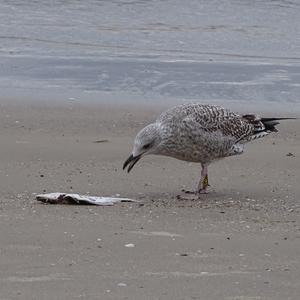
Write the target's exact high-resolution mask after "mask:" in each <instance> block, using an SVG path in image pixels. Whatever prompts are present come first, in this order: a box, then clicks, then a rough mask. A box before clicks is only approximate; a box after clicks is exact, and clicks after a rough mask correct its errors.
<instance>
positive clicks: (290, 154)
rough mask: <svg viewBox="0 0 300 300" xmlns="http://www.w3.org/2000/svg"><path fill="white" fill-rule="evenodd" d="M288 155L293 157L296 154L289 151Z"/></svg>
mask: <svg viewBox="0 0 300 300" xmlns="http://www.w3.org/2000/svg"><path fill="white" fill-rule="evenodd" d="M286 156H292V157H295V154H294V153H292V152H289V153H287V154H286Z"/></svg>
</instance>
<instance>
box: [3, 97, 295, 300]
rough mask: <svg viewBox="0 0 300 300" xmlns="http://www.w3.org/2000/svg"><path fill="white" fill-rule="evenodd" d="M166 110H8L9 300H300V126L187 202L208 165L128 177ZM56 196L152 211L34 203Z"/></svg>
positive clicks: (54, 106)
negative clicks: (104, 199) (136, 152)
mask: <svg viewBox="0 0 300 300" xmlns="http://www.w3.org/2000/svg"><path fill="white" fill-rule="evenodd" d="M163 109H165V107H159V106H156V107H153V106H145V105H130V104H119V105H109V104H103V103H84V104H82V103H81V102H76V101H61V102H52V103H48V104H46V103H41V102H40V101H29V100H28V101H25V102H24V101H17V100H16V101H12V100H10V101H5V100H3V101H2V102H1V117H0V127H1V128H2V130H1V153H0V177H1V180H0V186H1V201H0V203H1V206H0V228H1V229H0V231H1V235H0V245H1V252H0V265H1V272H0V282H1V291H0V296H1V297H0V298H1V299H201V300H202V299H226V300H227V299H228V300H229V299H234V300H237V299H243V300H245V299H247V300H254V299H272V300H274V299H278V300H279V299H280V300H281V299H298V295H299V292H300V285H299V280H298V279H299V275H300V274H299V262H300V261H299V251H298V249H299V246H300V245H299V244H300V240H299V237H300V235H299V232H300V231H299V230H300V218H299V210H300V206H299V196H300V187H299V175H300V160H299V155H300V153H299V145H300V139H299V136H298V135H297V133H298V132H299V128H300V123H299V121H298V120H295V121H282V123H281V124H280V125H279V126H278V128H279V133H276V134H272V135H270V136H268V137H266V138H264V139H261V140H259V141H256V142H253V143H251V144H249V145H247V148H246V152H245V153H244V154H243V155H241V156H238V157H232V158H228V159H224V160H222V161H219V162H217V163H215V164H213V165H212V166H211V167H210V169H209V171H210V173H209V175H210V184H211V193H210V194H208V195H202V196H201V197H200V199H199V200H180V199H177V197H176V196H177V195H178V194H180V193H181V189H183V188H187V189H191V188H194V186H195V185H196V184H197V180H198V179H199V176H200V166H199V165H197V164H190V163H186V162H182V161H178V160H175V159H171V158H166V157H156V156H149V157H146V158H145V159H143V160H142V161H141V162H139V163H138V164H137V165H136V167H135V168H134V169H133V171H132V172H131V173H130V174H127V173H126V172H124V171H122V164H123V162H124V160H125V159H126V158H127V157H128V155H129V154H130V151H131V147H132V142H133V139H134V136H135V134H136V133H137V132H138V130H139V129H141V128H142V127H143V126H144V125H146V124H148V123H149V122H151V121H153V120H154V119H155V118H156V116H157V115H158V114H159V113H160V112H161V111H162V110H163ZM274 113H275V115H276V116H278V112H274ZM267 114H268V115H269V116H270V115H272V112H271V111H270V112H268V113H267ZM293 116H295V117H297V116H298V117H299V115H297V114H296V115H293ZM48 192H74V193H81V194H87V193H89V194H90V195H100V196H103V195H105V196H113V195H121V196H122V197H129V198H133V199H136V200H139V201H140V202H138V203H121V204H116V205H114V206H111V207H108V206H106V207H96V206H76V205H75V206H71V205H45V204H41V203H39V202H37V201H36V200H35V196H36V194H39V193H48Z"/></svg>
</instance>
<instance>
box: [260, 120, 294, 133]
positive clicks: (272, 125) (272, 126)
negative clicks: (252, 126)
mask: <svg viewBox="0 0 300 300" xmlns="http://www.w3.org/2000/svg"><path fill="white" fill-rule="evenodd" d="M281 120H297V118H261V122H262V123H263V124H264V125H265V128H266V129H265V130H267V131H273V132H277V131H278V130H277V129H276V125H278V124H279V121H281Z"/></svg>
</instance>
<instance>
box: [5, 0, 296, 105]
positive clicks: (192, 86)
mask: <svg viewBox="0 0 300 300" xmlns="http://www.w3.org/2000/svg"><path fill="white" fill-rule="evenodd" d="M299 29H300V1H295V0H294V1H292V0H290V1H288V0H223V1H221V0H219V1H217V0H210V1H208V0H206V1H204V0H187V1H180V0H115V1H109V0H107V1H105V0H103V1H100V0H77V1H76V0H52V1H50V0H41V1H34V0H22V1H21V0H18V1H17V0H7V1H4V0H1V1H0V89H1V91H2V92H1V94H2V98H3V97H6V96H10V97H14V96H15V97H20V96H24V95H27V97H34V96H38V97H40V98H43V96H45V95H47V99H51V95H53V97H57V98H60V97H61V98H62V100H64V99H78V100H80V99H82V100H84V99H88V98H95V99H99V101H112V100H111V99H114V101H129V100H130V99H135V101H141V102H143V101H147V102H153V103H158V102H163V101H171V102H174V103H175V102H180V101H204V102H206V103H222V104H224V105H226V102H228V103H239V104H243V103H244V104H249V103H252V104H254V105H261V106H263V105H264V106H265V105H270V104H271V105H275V104H276V105H278V104H280V105H282V106H283V107H290V109H292V108H293V109H297V108H298V106H299V104H300V30H299ZM49 95H50V96H49Z"/></svg>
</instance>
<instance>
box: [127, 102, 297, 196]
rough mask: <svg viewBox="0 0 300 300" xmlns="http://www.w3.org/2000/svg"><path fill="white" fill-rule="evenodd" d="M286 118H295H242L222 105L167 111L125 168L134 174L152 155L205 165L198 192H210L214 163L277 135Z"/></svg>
mask: <svg viewBox="0 0 300 300" xmlns="http://www.w3.org/2000/svg"><path fill="white" fill-rule="evenodd" d="M285 119H291V118H260V117H259V116H257V115H255V114H247V115H239V114H236V113H234V112H231V111H229V110H228V109H225V108H223V107H220V106H214V105H204V104H199V103H191V104H182V105H178V106H175V107H173V108H171V109H169V110H167V111H165V112H163V113H162V114H161V115H160V116H159V117H158V119H157V120H156V121H155V122H154V123H152V124H149V125H147V126H146V127H145V128H143V129H142V130H141V131H140V132H139V133H138V134H137V136H136V138H135V141H134V146H133V150H132V154H131V155H130V156H129V158H128V159H127V160H126V161H125V163H124V165H123V169H125V168H126V167H127V166H128V169H127V171H128V172H130V170H131V169H132V168H133V166H134V165H135V164H136V163H137V162H138V161H139V160H140V159H141V158H142V157H143V156H145V155H148V154H157V155H164V156H170V157H174V158H177V159H180V160H184V161H188V162H197V163H201V166H202V171H201V179H200V181H199V184H198V187H197V190H196V193H207V188H208V186H209V184H208V166H209V164H210V163H212V162H214V161H216V160H219V159H221V158H225V157H229V156H233V155H239V154H242V153H243V152H244V145H245V144H246V143H248V142H250V141H253V140H255V139H258V138H261V137H264V136H266V135H268V134H270V133H271V132H277V129H276V127H275V126H276V125H278V124H279V122H278V121H279V120H285Z"/></svg>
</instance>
